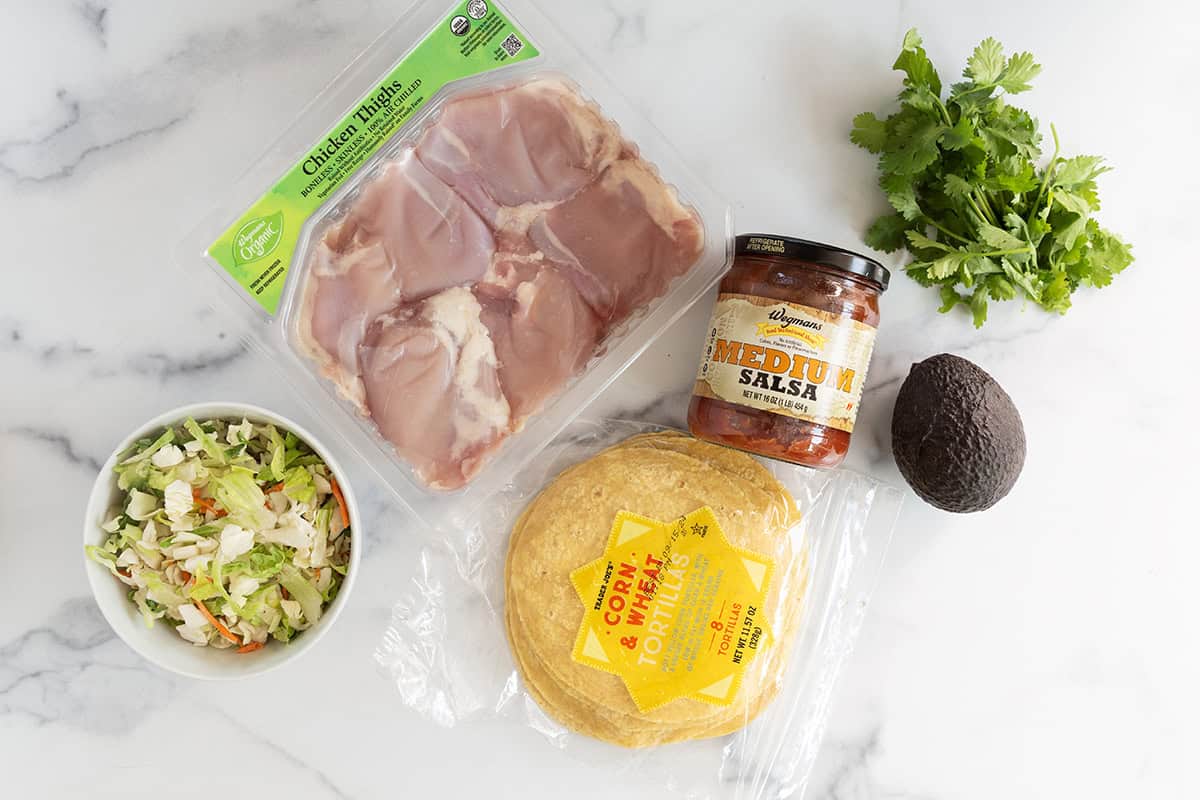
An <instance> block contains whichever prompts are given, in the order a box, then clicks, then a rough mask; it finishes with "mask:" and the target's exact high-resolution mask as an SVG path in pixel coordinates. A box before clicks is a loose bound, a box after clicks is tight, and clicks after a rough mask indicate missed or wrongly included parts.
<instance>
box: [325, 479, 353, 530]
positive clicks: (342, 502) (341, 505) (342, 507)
mask: <svg viewBox="0 0 1200 800" xmlns="http://www.w3.org/2000/svg"><path fill="white" fill-rule="evenodd" d="M329 488H330V489H332V490H333V496H334V497H335V498H337V504H338V510H339V511H340V512H342V527H343V528H349V527H350V512H349V511H347V510H346V498H345V497H342V487H340V486H338V482H337V481H336V480H335V479H333V478H330V479H329Z"/></svg>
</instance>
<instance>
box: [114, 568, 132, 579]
mask: <svg viewBox="0 0 1200 800" xmlns="http://www.w3.org/2000/svg"><path fill="white" fill-rule="evenodd" d="M117 574H118V575H120V576H121V577H122V578H128V577H129V570H127V569H121V568H120V567H117Z"/></svg>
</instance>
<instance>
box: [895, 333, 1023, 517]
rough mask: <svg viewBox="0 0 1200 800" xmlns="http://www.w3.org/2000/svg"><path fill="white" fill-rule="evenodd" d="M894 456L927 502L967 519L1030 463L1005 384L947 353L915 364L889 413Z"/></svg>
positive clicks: (1003, 490)
mask: <svg viewBox="0 0 1200 800" xmlns="http://www.w3.org/2000/svg"><path fill="white" fill-rule="evenodd" d="M892 453H893V454H894V455H895V457H896V465H897V466H898V467H899V468H900V474H902V475H903V476H904V479H905V480H906V481H908V483H909V485H910V486H912V488H913V491H914V492H916V493H917V495H918V496H920V497H921V499H923V500H924V501H925V502H927V503H929V504H930V505H933V506H936V507H937V508H940V509H943V510H945V511H954V512H957V513H969V512H973V511H982V510H984V509H985V508H991V507H992V506H993V505H995V504H996V503H997V502H999V501H1000V500H1001V499H1002V498H1003V497H1004V496H1005V495H1006V494H1008V492H1009V490H1010V489H1012V487H1013V484H1014V483H1016V482H1017V477H1018V476H1019V475H1020V474H1021V467H1023V466H1024V464H1025V426H1024V425H1022V424H1021V415H1020V414H1019V413H1018V412H1017V408H1016V406H1014V405H1013V402H1012V399H1011V398H1010V397H1009V396H1008V394H1007V393H1006V392H1005V391H1004V390H1003V389H1001V388H1000V384H998V383H996V381H995V380H994V379H993V378H992V376H991V375H988V374H987V373H986V372H984V371H983V370H982V369H980V368H979V367H977V366H975V365H974V364H972V363H971V362H970V361H967V360H966V359H965V358H959V357H958V356H952V355H949V354H948V353H943V354H941V355H937V356H932V357H931V358H927V359H925V360H924V361H922V362H920V363H919V364H913V366H912V369H911V370H910V371H909V373H908V377H907V378H905V379H904V384H903V385H902V386H901V387H900V393H899V394H898V395H897V396H896V407H895V409H894V410H893V412H892Z"/></svg>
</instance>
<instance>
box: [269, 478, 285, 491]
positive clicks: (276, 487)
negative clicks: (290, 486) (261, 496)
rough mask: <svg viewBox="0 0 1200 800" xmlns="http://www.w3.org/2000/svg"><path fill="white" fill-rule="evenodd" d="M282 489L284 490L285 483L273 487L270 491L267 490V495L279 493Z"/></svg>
mask: <svg viewBox="0 0 1200 800" xmlns="http://www.w3.org/2000/svg"><path fill="white" fill-rule="evenodd" d="M282 488H283V481H280V482H279V483H277V484H275V485H274V486H272V487H271V488H270V489H267V494H270V493H271V492H278V491H279V490H280V489H282Z"/></svg>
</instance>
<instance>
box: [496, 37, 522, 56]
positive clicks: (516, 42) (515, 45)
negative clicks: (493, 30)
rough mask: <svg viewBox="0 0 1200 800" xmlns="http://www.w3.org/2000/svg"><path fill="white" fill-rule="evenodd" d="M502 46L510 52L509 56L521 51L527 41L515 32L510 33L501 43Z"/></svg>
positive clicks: (505, 50)
mask: <svg viewBox="0 0 1200 800" xmlns="http://www.w3.org/2000/svg"><path fill="white" fill-rule="evenodd" d="M500 46H501V47H503V48H504V52H506V53H508V54H509V56H515V55H516V54H517V53H519V52H521V48H522V47H524V46H525V43H524V42H522V41H521V40H520V39H519V38H518V37H517V35H516V34H515V33H510V34H509V35H508V38H506V39H505V40H504V41H503V42H501V43H500Z"/></svg>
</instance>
